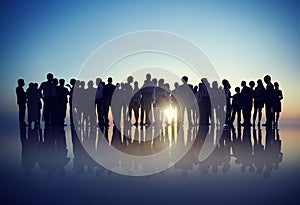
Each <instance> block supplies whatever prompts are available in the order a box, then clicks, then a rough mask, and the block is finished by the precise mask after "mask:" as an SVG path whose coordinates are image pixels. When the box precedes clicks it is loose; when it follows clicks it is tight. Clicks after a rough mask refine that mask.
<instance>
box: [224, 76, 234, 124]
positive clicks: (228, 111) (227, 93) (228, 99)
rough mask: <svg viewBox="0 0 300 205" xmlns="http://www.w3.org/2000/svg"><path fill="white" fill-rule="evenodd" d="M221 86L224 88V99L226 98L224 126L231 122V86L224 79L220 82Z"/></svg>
mask: <svg viewBox="0 0 300 205" xmlns="http://www.w3.org/2000/svg"><path fill="white" fill-rule="evenodd" d="M222 84H223V87H224V92H225V98H226V114H225V124H228V123H229V122H230V120H231V111H232V107H231V92H230V88H231V85H230V84H229V82H228V80H226V79H224V80H222Z"/></svg>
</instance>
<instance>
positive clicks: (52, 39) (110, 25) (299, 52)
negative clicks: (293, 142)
mask: <svg viewBox="0 0 300 205" xmlns="http://www.w3.org/2000/svg"><path fill="white" fill-rule="evenodd" d="M0 4H1V6H0V16H1V17H0V26H1V31H0V32H1V33H0V37H1V38H0V45H1V50H0V52H1V55H0V56H1V61H0V66H1V71H0V72H1V73H0V75H1V88H0V92H1V96H2V99H1V104H0V106H1V110H0V111H1V112H4V111H6V112H10V111H15V110H17V106H16V104H15V103H16V96H15V87H16V81H17V79H18V78H19V77H22V78H24V79H25V81H26V82H30V81H36V82H39V83H40V82H42V81H43V80H44V79H45V76H46V73H47V72H52V73H54V75H55V76H56V77H58V78H61V77H64V78H65V79H67V80H69V79H70V78H71V77H77V75H78V73H79V72H80V68H81V66H82V64H83V63H84V61H85V60H86V59H87V57H88V56H89V55H90V54H91V53H92V52H93V51H94V50H95V49H97V48H98V47H99V46H100V45H101V44H103V43H105V42H106V41H109V40H111V39H112V38H115V37H117V36H119V35H123V34H125V33H128V32H134V31H139V30H162V31H168V32H173V33H176V34H179V35H181V36H184V37H185V38H187V39H189V40H191V41H192V42H194V43H195V44H196V45H198V46H199V47H200V48H201V49H202V50H203V51H204V52H205V53H206V54H207V55H208V56H209V58H210V60H211V62H212V63H213V64H214V65H215V67H216V70H217V72H218V74H219V76H220V78H227V79H229V81H230V82H231V85H232V87H233V88H234V87H236V86H238V85H239V84H240V81H241V80H247V81H249V80H256V79H258V78H262V77H263V76H264V75H265V74H270V75H271V76H272V78H273V81H278V82H279V84H280V87H281V89H282V90H283V93H284V100H283V114H282V116H283V118H300V109H299V108H298V105H299V104H300V92H299V90H298V89H299V86H300V83H299V81H300V80H299V75H300V69H299V65H300V38H299V34H300V6H299V5H298V4H299V3H298V2H297V1H275V0H274V1H230V0H229V1H200V0H199V1H198V0H195V1H189V0H184V1H153V0H152V1H143V0H139V1H133V0H132V1H95V2H93V1H88V2H87V1H1V3H0ZM193 83H198V82H193ZM232 90H234V89H232Z"/></svg>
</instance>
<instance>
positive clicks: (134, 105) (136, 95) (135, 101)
mask: <svg viewBox="0 0 300 205" xmlns="http://www.w3.org/2000/svg"><path fill="white" fill-rule="evenodd" d="M129 105H130V109H129V114H130V113H131V110H133V113H134V119H135V123H134V125H135V126H137V125H138V120H139V109H140V105H141V91H140V89H139V86H138V82H137V81H135V82H134V88H133V97H132V98H131V100H130V103H129ZM130 119H131V116H130Z"/></svg>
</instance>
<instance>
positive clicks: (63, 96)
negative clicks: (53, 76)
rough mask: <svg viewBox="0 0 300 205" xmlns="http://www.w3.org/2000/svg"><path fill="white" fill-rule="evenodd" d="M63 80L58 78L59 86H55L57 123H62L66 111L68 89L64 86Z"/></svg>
mask: <svg viewBox="0 0 300 205" xmlns="http://www.w3.org/2000/svg"><path fill="white" fill-rule="evenodd" d="M64 85H65V80H64V79H59V86H58V87H57V105H58V106H57V108H58V109H57V114H58V124H59V125H64V123H65V118H66V112H67V103H68V95H69V94H70V93H69V90H68V89H67V88H66V87H65V86H64Z"/></svg>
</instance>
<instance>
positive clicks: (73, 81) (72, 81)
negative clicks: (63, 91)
mask: <svg viewBox="0 0 300 205" xmlns="http://www.w3.org/2000/svg"><path fill="white" fill-rule="evenodd" d="M75 83H76V80H75V79H74V78H72V79H71V80H70V84H71V85H72V86H74V85H75Z"/></svg>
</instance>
